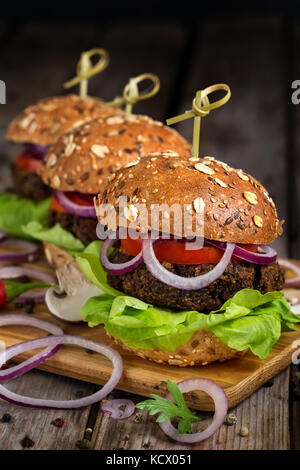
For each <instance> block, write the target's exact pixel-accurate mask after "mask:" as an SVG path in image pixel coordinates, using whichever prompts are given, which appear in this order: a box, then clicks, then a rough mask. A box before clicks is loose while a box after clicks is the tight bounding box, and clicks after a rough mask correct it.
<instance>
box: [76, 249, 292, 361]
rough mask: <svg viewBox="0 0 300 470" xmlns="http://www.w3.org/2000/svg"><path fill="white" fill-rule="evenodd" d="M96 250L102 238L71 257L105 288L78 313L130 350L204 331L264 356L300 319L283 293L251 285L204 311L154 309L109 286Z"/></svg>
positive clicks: (170, 345)
mask: <svg viewBox="0 0 300 470" xmlns="http://www.w3.org/2000/svg"><path fill="white" fill-rule="evenodd" d="M100 248H101V242H94V243H92V244H91V245H89V247H87V248H86V249H85V250H84V252H83V253H80V255H79V256H77V258H76V260H77V263H78V264H79V266H80V268H81V270H82V271H83V272H84V273H85V275H86V276H87V277H88V278H89V279H90V280H91V281H92V282H94V283H95V284H96V285H97V286H98V287H100V288H101V289H102V290H103V291H104V292H106V294H104V295H100V296H98V297H92V298H91V299H89V300H88V301H87V302H86V304H85V305H84V307H83V308H82V310H81V315H82V317H83V320H84V321H86V322H88V324H89V326H91V327H93V326H97V325H102V324H103V325H105V328H106V330H107V331H108V333H110V334H111V335H112V336H114V337H115V338H117V339H119V340H120V341H122V342H123V343H124V344H125V345H126V346H128V347H130V348H135V349H145V350H151V349H155V348H159V349H162V350H166V351H174V350H175V349H176V348H178V347H179V346H181V345H183V344H185V343H187V342H188V341H189V340H190V339H191V337H192V336H193V334H194V333H195V332H196V331H197V330H201V329H207V330H210V331H212V332H213V333H214V334H215V335H216V336H217V337H218V338H219V339H220V340H221V341H222V342H223V343H225V344H227V345H228V346H230V347H231V348H234V349H236V350H238V351H243V350H245V349H248V348H249V349H250V350H251V351H252V352H253V353H254V354H255V355H257V356H258V357H260V358H261V359H265V358H266V357H267V356H268V354H269V352H270V350H271V348H272V347H273V345H274V344H275V343H276V341H278V339H279V337H280V335H281V332H282V331H292V330H294V324H295V323H297V322H299V321H300V318H299V317H297V315H294V314H293V312H292V311H291V310H290V307H289V305H288V303H287V301H286V300H285V298H284V294H283V292H268V293H267V294H261V293H260V292H259V291H256V290H253V289H243V290H241V291H239V292H238V293H237V294H235V295H234V296H233V297H232V298H231V299H229V300H227V301H226V302H225V303H224V305H223V306H222V307H221V308H220V309H219V310H216V311H213V312H211V313H210V314H209V315H207V314H204V313H201V312H197V311H186V312H175V311H171V310H167V309H162V308H158V307H154V306H153V305H149V304H147V303H145V302H142V301H141V300H139V299H136V298H134V297H130V296H127V295H124V294H123V293H121V292H118V291H116V290H115V289H112V288H111V287H110V286H109V285H108V283H107V280H106V273H105V271H104V270H103V268H102V267H101V265H100V263H99V255H100ZM112 291H113V292H112Z"/></svg>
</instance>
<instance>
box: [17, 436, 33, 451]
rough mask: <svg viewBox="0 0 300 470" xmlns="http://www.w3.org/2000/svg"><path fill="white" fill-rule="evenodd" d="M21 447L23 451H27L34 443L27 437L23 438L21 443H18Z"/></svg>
mask: <svg viewBox="0 0 300 470" xmlns="http://www.w3.org/2000/svg"><path fill="white" fill-rule="evenodd" d="M20 444H21V446H22V447H23V449H28V448H29V447H33V446H34V442H33V440H32V439H30V437H29V436H25V437H24V438H23V439H22V440H21V442H20Z"/></svg>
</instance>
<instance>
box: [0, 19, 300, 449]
mask: <svg viewBox="0 0 300 470" xmlns="http://www.w3.org/2000/svg"><path fill="white" fill-rule="evenodd" d="M0 39H1V41H0V63H1V69H0V79H1V80H4V81H5V82H6V86H7V104H6V105H4V106H1V107H0V132H1V147H0V158H1V160H0V187H1V188H4V187H6V186H7V185H8V181H9V160H10V158H11V157H12V156H13V155H14V154H15V152H16V149H15V146H14V145H12V144H9V143H6V142H5V140H4V135H5V130H6V127H7V125H8V123H9V121H10V120H11V119H12V118H13V117H14V116H15V115H16V114H17V112H18V111H20V110H21V109H22V108H23V107H25V106H26V105H28V104H30V103H32V102H34V101H35V100H37V99H39V98H42V97H44V96H51V95H54V94H60V93H61V92H62V83H63V82H64V81H65V80H66V79H68V78H70V77H72V76H73V73H74V67H75V63H76V61H77V60H78V57H79V54H80V52H81V51H82V50H86V49H89V48H91V47H96V46H102V47H106V48H107V49H108V50H109V52H110V54H111V65H110V67H109V68H108V70H107V71H105V72H104V73H103V74H102V75H101V76H99V77H98V78H94V79H93V80H91V84H90V94H93V95H95V96H101V97H102V98H104V99H107V100H108V99H111V98H113V97H114V96H115V95H117V94H120V91H121V90H122V88H123V86H124V84H125V83H126V81H127V79H128V77H129V76H133V75H136V74H139V73H142V72H145V71H151V72H153V73H157V74H158V75H159V76H160V78H161V92H160V93H159V95H157V96H156V97H155V98H154V99H152V100H150V101H148V102H145V103H143V104H141V105H138V106H137V107H136V111H137V112H144V113H148V114H150V115H152V116H153V117H155V118H159V119H160V120H163V119H165V118H166V117H170V116H173V115H175V114H178V113H179V112H180V111H181V112H182V111H184V110H186V109H188V108H189V107H190V105H191V100H192V98H193V96H194V93H195V91H196V90H197V89H199V88H204V87H206V86H209V85H211V84H213V83H217V82H225V83H228V84H229V85H230V87H231V89H232V98H231V100H230V102H229V103H228V104H227V105H226V106H225V107H224V108H222V109H220V110H218V111H216V112H214V113H212V115H211V116H210V117H208V118H207V119H206V120H204V122H203V125H202V139H201V153H203V154H204V155H208V154H209V155H213V156H215V157H216V158H219V159H221V160H224V161H226V162H228V163H229V164H232V165H233V166H237V167H243V168H244V169H245V170H247V171H249V172H250V173H253V174H254V175H255V176H256V177H257V178H258V179H259V180H261V181H262V182H263V183H264V184H265V185H266V186H267V187H268V189H269V190H270V193H271V195H272V196H273V198H274V200H275V202H276V204H277V206H278V208H279V213H280V217H281V218H285V219H286V220H287V222H286V224H285V235H284V236H283V237H281V239H280V240H279V241H278V242H276V247H277V249H278V250H279V251H280V254H281V255H282V256H287V255H288V256H290V257H294V258H298V259H299V258H300V240H299V228H300V225H299V200H300V160H299V158H297V157H298V153H299V148H300V134H299V132H298V133H297V132H296V129H297V127H298V126H299V124H300V110H299V109H298V107H297V106H295V105H293V104H292V103H291V93H292V90H291V83H292V81H293V80H296V79H297V78H298V79H299V78H300V65H299V64H300V60H299V59H300V52H299V51H300V48H299V47H298V46H299V42H300V20H297V19H286V18H283V17H281V16H275V17H264V18H257V17H252V18H251V19H249V18H248V19H245V18H235V19H234V20H231V19H226V20H225V19H210V18H207V19H204V20H202V22H201V23H197V22H196V21H195V22H193V23H188V24H181V23H179V22H168V23H163V22H158V21H155V22H154V21H153V22H142V23H140V24H131V23H130V22H128V21H126V24H125V22H118V23H113V22H110V23H105V22H101V20H98V19H97V18H95V20H94V22H89V23H88V24H87V23H79V22H78V23H74V24H73V23H70V22H69V23H67V24H63V23H57V22H56V23H44V22H32V23H30V22H29V23H22V22H18V23H15V22H11V21H7V22H6V21H3V20H0ZM178 129H179V130H180V131H182V132H183V133H184V135H185V136H186V137H188V138H190V137H191V133H192V126H191V123H190V122H187V121H185V122H184V123H182V124H181V125H180V126H178ZM297 216H298V217H297ZM293 367H294V369H286V370H285V371H283V372H282V373H281V374H279V375H278V376H277V377H276V378H274V380H273V381H271V382H269V383H268V384H267V385H268V386H265V387H263V388H261V389H260V390H258V391H257V392H256V393H255V394H253V395H252V396H251V397H250V398H249V399H248V400H246V401H244V402H243V403H242V404H240V405H239V406H238V407H236V408H235V409H233V410H232V412H233V413H234V414H235V415H236V416H237V424H236V425H235V426H226V425H223V426H222V428H221V429H220V431H219V432H218V433H217V434H216V435H215V436H214V437H213V438H211V439H209V440H208V441H206V442H204V443H203V444H201V445H198V446H195V448H196V449H291V448H293V449H300V432H299V429H300V426H299V419H300V401H297V400H299V396H300V393H299V387H298V385H299V383H298V382H299V375H300V373H299V371H298V369H297V367H296V366H293ZM199 375H201V370H200V371H199ZM10 387H11V389H12V390H14V391H17V392H19V393H23V394H28V395H33V394H34V396H43V397H45V398H51V397H54V396H55V398H56V399H63V398H64V399H66V398H74V397H76V396H81V395H83V394H88V393H91V392H93V391H94V390H95V388H96V386H94V385H92V384H87V383H84V382H78V381H75V380H71V379H68V378H64V377H59V376H55V375H51V374H48V373H45V372H40V371H33V372H30V373H28V374H26V375H25V376H24V377H22V378H19V379H17V380H15V381H13V382H12V383H11V384H10ZM7 414H8V415H10V417H11V419H10V421H9V422H4V421H7V420H9V419H6V418H9V417H7ZM3 415H6V416H4V418H2V417H3ZM57 418H62V419H63V420H66V422H65V424H64V426H63V427H61V428H59V427H56V426H55V425H53V424H52V423H53V421H54V420H55V419H57ZM242 426H246V427H247V428H248V429H249V434H248V435H247V436H246V437H241V436H240V435H239V431H240V429H241V427H242ZM24 438H26V439H25V440H24ZM24 446H28V447H30V448H32V449H76V448H80V447H89V448H90V449H121V448H122V449H182V448H184V447H183V446H179V445H177V444H174V443H173V442H171V441H169V440H167V438H166V437H165V436H164V435H163V434H162V433H161V431H160V429H159V428H158V426H157V425H156V424H154V422H153V419H150V418H149V417H148V416H146V414H145V413H143V414H142V418H141V421H140V422H139V421H138V420H137V419H136V418H132V419H130V420H128V421H125V422H112V421H110V420H109V418H108V417H107V416H103V415H102V414H101V413H100V412H99V404H97V405H94V406H92V407H89V408H87V409H84V410H79V411H64V412H61V411H44V410H42V411H39V410H32V409H24V408H20V407H16V406H13V405H10V404H7V403H5V402H3V401H0V449H22V447H24Z"/></svg>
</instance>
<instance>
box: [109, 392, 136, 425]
mask: <svg viewBox="0 0 300 470" xmlns="http://www.w3.org/2000/svg"><path fill="white" fill-rule="evenodd" d="M123 407H124V409H120V408H123ZM101 411H102V413H108V414H109V415H110V417H111V419H115V420H117V421H122V420H123V419H129V418H131V416H133V415H134V414H135V404H134V403H133V401H132V400H127V399H125V398H124V399H123V398H119V399H116V400H108V401H106V402H105V403H102V405H101Z"/></svg>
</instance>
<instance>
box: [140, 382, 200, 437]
mask: <svg viewBox="0 0 300 470" xmlns="http://www.w3.org/2000/svg"><path fill="white" fill-rule="evenodd" d="M167 384H168V387H169V390H170V392H171V394H172V397H173V399H174V401H175V403H172V402H171V401H169V400H166V399H165V398H162V397H160V396H159V395H156V394H155V393H152V394H151V397H152V398H153V399H152V400H145V401H142V402H140V403H138V404H137V405H136V408H139V409H140V410H148V411H149V414H150V415H156V414H157V413H159V416H158V417H157V420H156V422H157V423H163V422H164V421H167V420H168V419H171V418H175V417H178V418H180V421H179V423H178V432H179V434H187V433H191V432H192V423H194V422H196V421H202V419H203V418H200V417H199V416H196V415H194V413H192V412H191V410H190V409H189V408H188V407H187V405H186V403H185V401H184V398H183V395H182V393H181V391H180V390H179V388H178V386H177V384H176V383H174V382H171V380H168V381H167Z"/></svg>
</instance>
